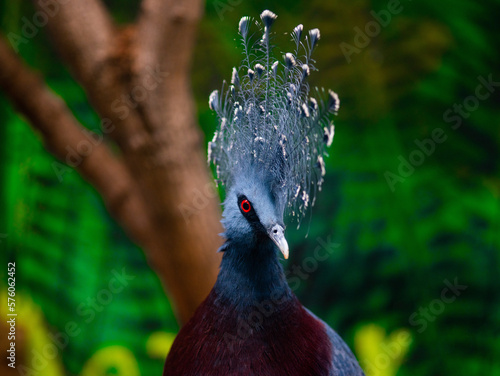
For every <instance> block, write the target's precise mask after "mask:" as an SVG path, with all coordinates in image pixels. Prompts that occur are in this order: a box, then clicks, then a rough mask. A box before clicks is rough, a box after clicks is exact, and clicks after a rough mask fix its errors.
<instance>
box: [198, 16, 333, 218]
mask: <svg viewBox="0 0 500 376" xmlns="http://www.w3.org/2000/svg"><path fill="white" fill-rule="evenodd" d="M276 18H277V16H276V15H275V14H274V13H273V12H271V11H269V10H266V11H264V12H262V14H261V20H262V25H261V24H259V23H257V25H258V26H259V28H260V32H261V33H262V37H260V38H255V34H251V32H250V26H251V24H252V19H251V18H250V17H243V18H242V19H241V21H240V23H239V34H240V36H241V44H242V47H243V56H244V58H243V61H242V62H241V65H240V66H239V67H238V68H233V72H232V77H231V83H230V84H226V83H225V82H224V83H223V86H222V89H221V90H220V91H219V90H215V91H213V92H212V94H211V95H210V98H209V105H210V108H211V109H212V110H214V111H215V112H216V113H217V116H218V120H219V122H218V127H217V130H216V131H215V134H214V137H213V139H212V141H211V142H210V143H209V145H208V161H209V162H212V163H213V164H214V165H215V166H216V174H217V182H218V183H221V184H224V185H226V186H229V187H230V186H231V185H232V182H233V181H234V180H235V179H236V177H237V176H238V175H239V174H245V171H248V170H249V169H258V170H259V171H266V173H267V174H268V175H269V176H270V177H271V180H272V187H273V190H275V192H274V193H275V194H276V193H277V192H279V196H280V197H282V198H283V200H284V205H285V207H287V208H288V209H290V211H289V214H291V215H292V216H294V217H297V218H298V220H299V221H300V219H301V218H302V217H303V216H304V214H305V212H306V210H307V209H308V207H310V206H312V205H314V200H315V195H316V192H317V191H318V190H320V189H321V184H322V182H323V176H324V174H325V164H324V160H323V156H324V155H326V148H327V147H329V146H330V144H331V143H332V139H333V134H334V127H333V122H332V120H331V117H332V114H336V113H337V111H338V108H339V100H338V97H337V94H335V93H334V92H333V91H331V90H328V91H325V90H324V89H318V88H314V90H310V87H309V84H308V77H309V75H310V74H311V72H312V71H315V70H316V68H315V67H314V62H315V61H314V60H313V59H312V57H311V56H312V53H313V51H314V49H315V48H316V46H317V44H318V41H319V39H320V32H319V30H318V29H312V30H310V31H309V32H308V34H307V35H306V36H305V37H303V26H302V25H298V26H297V27H295V28H294V29H293V31H292V33H291V36H292V42H293V45H292V52H286V53H285V54H284V55H283V57H282V58H281V59H276V58H275V57H274V55H273V50H274V48H273V46H272V44H271V39H272V34H271V32H270V30H271V27H272V25H273V23H274V21H275V20H276ZM311 92H312V93H311Z"/></svg>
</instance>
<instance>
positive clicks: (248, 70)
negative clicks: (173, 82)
mask: <svg viewBox="0 0 500 376" xmlns="http://www.w3.org/2000/svg"><path fill="white" fill-rule="evenodd" d="M276 17H277V16H276V15H275V14H274V13H272V12H270V11H264V12H262V14H261V20H262V23H263V28H262V27H261V31H262V37H261V38H259V39H258V40H255V38H253V36H252V35H251V33H250V24H251V23H252V20H251V19H250V18H249V17H243V18H242V19H241V21H240V24H239V32H240V35H241V38H242V44H243V49H244V61H243V63H242V65H241V67H239V68H234V69H233V74H232V79H231V85H229V86H228V87H226V85H223V88H222V90H221V91H220V92H219V91H214V92H213V93H212V94H211V95H210V99H209V104H210V107H211V108H212V109H213V110H214V111H216V113H217V115H218V117H219V126H218V129H217V131H216V132H215V135H214V138H213V140H212V141H211V142H210V143H209V156H208V159H209V161H210V162H212V163H214V165H215V166H216V169H217V181H218V182H219V183H222V184H224V185H225V186H226V192H227V196H226V199H225V202H224V212H223V219H222V224H223V226H224V230H225V231H224V234H223V236H224V237H225V238H226V242H225V244H224V245H223V246H222V247H221V248H220V249H219V251H220V252H223V253H224V255H223V258H222V263H221V268H220V272H219V275H218V278H217V282H216V283H215V286H214V288H213V289H212V291H211V293H210V294H209V296H208V297H207V299H206V300H205V301H204V302H203V303H202V305H201V306H200V307H199V308H198V310H197V311H196V313H195V315H194V317H193V318H192V319H191V320H190V321H189V322H188V323H187V324H186V325H185V326H184V327H183V328H182V329H181V331H180V332H179V335H178V336H177V338H176V340H175V341H174V344H173V346H172V348H171V350H170V353H169V355H168V357H167V360H166V363H165V370H164V375H170V376H174V375H182V376H189V375H192V376H216V375H224V376H225V375H234V376H240V375H241V376H249V375H256V376H257V375H258V376H261V375H263V376H281V375H283V376H285V375H286V376H359V375H363V371H362V370H361V368H360V367H359V365H358V363H357V361H356V358H355V357H354V355H353V354H352V352H351V351H350V350H349V348H348V347H347V345H346V344H345V343H344V342H343V341H342V339H341V338H340V337H339V336H338V335H337V333H335V332H334V331H333V329H331V328H330V327H329V326H328V325H327V324H325V323H324V322H323V321H321V320H320V319H318V318H317V317H316V316H314V314H312V313H311V312H310V311H308V310H307V309H305V308H304V307H303V306H302V305H301V304H300V302H299V301H298V299H297V298H296V296H295V295H294V294H293V292H292V291H291V290H290V287H289V286H288V284H287V282H286V278H285V274H284V271H283V268H282V266H281V264H280V262H279V252H281V253H282V254H283V256H284V257H285V258H288V252H289V250H288V243H287V241H286V239H285V234H284V231H285V224H284V217H285V214H288V215H289V217H296V218H297V219H298V220H299V221H300V218H301V217H302V216H303V215H304V213H305V212H306V210H307V209H308V208H309V207H311V206H312V205H313V204H314V197H315V195H316V191H317V190H319V189H320V188H321V184H322V182H323V175H324V174H325V166H324V162H323V156H324V155H325V154H326V147H328V146H330V144H331V143H332V139H333V133H334V128H333V123H332V122H331V120H330V115H331V114H333V113H336V112H337V110H338V105H339V103H338V98H337V95H336V94H335V93H334V92H333V91H331V90H329V91H324V90H318V89H316V90H315V97H311V96H310V89H309V85H308V84H307V77H308V76H309V75H310V73H311V71H313V70H315V68H314V65H313V63H314V60H313V59H312V57H311V54H312V52H313V50H314V48H315V47H316V45H317V43H318V40H319V38H320V33H319V30H318V29H313V30H311V31H309V33H308V35H307V36H305V37H304V38H302V33H303V27H302V25H299V26H297V27H296V28H295V29H294V30H293V32H292V38H293V42H294V46H295V48H294V50H293V52H286V53H284V55H283V60H282V61H281V62H280V61H278V60H274V58H273V55H272V45H271V39H272V34H271V32H270V30H271V26H272V24H273V23H274V21H275V19H276ZM299 223H300V222H299Z"/></svg>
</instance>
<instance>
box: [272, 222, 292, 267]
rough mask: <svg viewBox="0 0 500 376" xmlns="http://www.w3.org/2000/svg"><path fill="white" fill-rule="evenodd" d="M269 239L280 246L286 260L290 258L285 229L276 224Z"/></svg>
mask: <svg viewBox="0 0 500 376" xmlns="http://www.w3.org/2000/svg"><path fill="white" fill-rule="evenodd" d="M269 237H270V238H271V240H272V241H273V242H274V244H276V245H277V246H278V248H279V250H280V251H281V253H283V256H284V257H285V260H286V259H287V258H288V243H287V242H286V239H285V229H284V228H283V227H281V226H280V225H278V224H276V225H274V226H273V227H271V229H270V230H269Z"/></svg>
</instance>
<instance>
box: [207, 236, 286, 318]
mask: <svg viewBox="0 0 500 376" xmlns="http://www.w3.org/2000/svg"><path fill="white" fill-rule="evenodd" d="M277 253H278V252H277V249H276V247H275V246H274V244H273V243H272V242H271V241H270V240H269V239H263V241H259V242H257V245H254V246H252V245H244V244H238V243H235V242H232V241H227V242H226V244H225V245H224V256H223V257H222V262H221V267H220V272H219V276H218V277H217V282H216V283H215V286H214V291H215V292H216V294H217V297H218V299H220V300H221V301H223V302H227V303H229V304H231V305H232V306H233V307H235V309H238V310H240V311H244V310H248V309H251V307H254V306H255V305H256V304H263V302H264V303H265V304H272V305H277V304H280V305H281V304H284V303H286V302H289V301H291V300H293V293H292V292H291V290H290V288H289V287H288V284H287V282H286V277H285V273H284V271H283V267H282V266H281V264H280V263H279V261H278V255H277Z"/></svg>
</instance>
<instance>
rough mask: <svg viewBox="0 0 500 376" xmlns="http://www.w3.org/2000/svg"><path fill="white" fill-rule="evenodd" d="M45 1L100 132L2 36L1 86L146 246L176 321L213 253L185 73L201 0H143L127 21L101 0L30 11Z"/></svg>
mask: <svg viewBox="0 0 500 376" xmlns="http://www.w3.org/2000/svg"><path fill="white" fill-rule="evenodd" d="M35 3H38V2H37V1H35ZM48 7H51V8H50V9H51V10H52V15H51V16H50V17H48V19H49V22H48V25H47V29H48V31H49V33H50V36H51V38H52V40H53V42H54V44H55V46H56V49H57V51H58V52H59V53H60V56H61V58H62V59H63V60H64V61H65V63H66V64H67V66H68V68H69V69H70V71H71V72H72V74H73V76H74V77H75V79H76V80H77V81H78V82H79V83H80V84H81V85H82V87H83V88H84V90H85V92H86V94H87V97H88V99H89V102H90V103H91V104H92V106H93V107H94V108H95V110H96V111H97V113H98V114H99V115H100V117H101V126H102V130H103V133H104V134H105V136H106V139H105V141H104V142H103V141H102V140H100V139H99V138H98V137H94V136H92V135H90V134H89V132H88V131H86V130H85V129H84V127H82V126H81V125H80V124H79V123H78V121H77V120H76V119H75V118H74V117H73V115H72V114H71V111H69V109H68V108H67V106H66V105H65V103H64V102H63V101H62V100H61V99H60V98H58V97H57V96H56V95H54V93H52V92H51V91H50V90H49V89H48V88H47V86H46V85H45V83H44V82H43V80H42V79H40V78H39V77H38V76H37V75H36V74H35V73H33V72H32V71H31V70H30V69H29V68H27V67H26V66H25V64H24V63H23V62H22V61H21V60H20V59H19V57H18V56H17V55H15V53H14V51H13V50H12V49H11V48H10V47H9V46H8V45H7V42H6V41H5V40H4V39H2V38H0V64H1V65H2V70H1V71H0V88H1V89H2V90H3V91H4V92H5V94H6V95H7V97H8V98H9V99H10V100H11V101H12V103H13V104H14V106H15V107H16V108H17V109H18V110H19V111H20V112H21V113H22V114H24V115H25V116H26V117H27V118H28V120H29V121H30V123H31V125H32V127H33V128H34V129H35V130H37V131H39V132H40V134H41V136H42V137H43V141H44V143H45V145H46V147H47V149H48V150H49V151H50V152H51V153H52V154H54V155H55V156H56V157H57V158H59V159H60V160H61V161H63V162H65V163H68V164H69V165H70V166H71V167H73V168H75V169H76V170H77V171H79V173H80V174H81V175H82V176H83V177H84V178H85V179H86V180H87V181H88V182H89V183H90V184H92V185H93V187H94V188H95V189H96V190H97V191H98V192H99V193H100V194H101V195H102V198H103V200H104V202H105V204H106V206H107V208H108V210H109V212H110V213H111V215H112V216H113V217H114V218H115V219H116V220H117V221H118V222H119V223H120V224H121V225H122V226H123V227H124V229H125V230H126V231H127V233H128V234H129V236H130V237H131V238H132V240H133V241H135V242H136V243H137V244H138V245H139V246H141V247H142V248H143V249H144V251H145V252H146V254H147V256H148V259H149V262H150V264H151V266H152V267H153V268H154V269H155V270H156V271H157V272H158V274H159V275H160V277H161V279H162V281H163V283H164V286H165V288H166V291H167V294H168V296H169V297H170V300H171V302H172V306H173V307H174V310H175V312H176V315H177V318H178V321H179V323H181V324H182V323H185V322H186V321H187V320H188V319H189V317H190V316H191V315H192V313H193V312H194V310H195V309H196V307H197V306H198V305H199V303H201V301H202V300H203V299H204V298H205V296H206V295H207V294H208V292H209V290H210V289H211V287H212V285H213V283H214V282H215V278H216V275H217V270H218V266H219V262H220V255H219V254H217V253H216V249H217V247H218V246H219V245H220V243H221V239H220V238H219V236H218V234H219V233H220V232H221V226H220V223H219V219H220V209H219V205H218V196H217V194H216V192H215V189H214V188H213V184H212V179H211V176H210V174H209V171H208V168H207V165H206V161H205V156H204V154H203V152H202V150H203V145H202V137H201V133H200V131H199V128H198V125H197V123H196V119H195V107H194V102H193V96H192V93H191V87H190V81H189V71H190V60H191V56H192V51H193V46H194V42H195V37H196V27H197V24H198V22H199V20H200V17H201V16H202V9H203V3H202V1H200V0H184V1H178V2H176V1H170V0H164V1H162V0H143V2H142V7H141V13H140V15H139V17H138V20H137V22H136V23H135V24H133V25H129V26H127V27H125V28H121V29H118V28H117V27H116V26H115V25H114V24H113V22H112V20H111V19H110V17H109V14H108V12H107V11H106V9H105V8H104V6H103V5H102V4H101V2H100V1H99V0H72V1H69V2H64V4H60V3H59V2H58V1H56V0H52V1H46V2H45V5H44V7H43V8H40V9H39V10H40V11H41V12H45V11H46V10H47V9H48ZM112 144H114V145H116V147H115V148H112V147H110V146H112ZM69 150H71V151H72V152H75V153H76V154H77V157H76V158H75V156H73V158H70V154H69V153H70V152H69ZM112 150H118V152H116V151H112Z"/></svg>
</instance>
